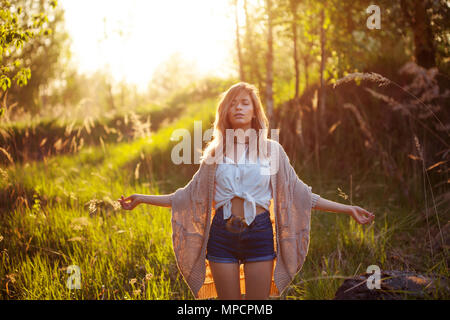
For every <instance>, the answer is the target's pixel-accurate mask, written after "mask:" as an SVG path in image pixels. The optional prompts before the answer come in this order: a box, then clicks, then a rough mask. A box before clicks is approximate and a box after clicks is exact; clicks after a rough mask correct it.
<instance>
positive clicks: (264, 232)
mask: <svg viewBox="0 0 450 320" xmlns="http://www.w3.org/2000/svg"><path fill="white" fill-rule="evenodd" d="M239 220H240V218H238V217H235V216H233V215H231V217H230V218H229V219H227V220H224V218H223V207H220V208H219V209H218V210H217V211H216V214H215V216H214V218H213V221H212V223H211V229H210V232H209V239H208V245H207V249H206V250H207V251H206V259H208V260H209V261H213V262H222V263H239V264H241V263H246V262H255V261H267V260H273V259H274V258H275V257H276V253H275V250H274V242H273V230H272V222H271V221H270V212H269V211H265V212H262V213H260V214H257V215H256V217H255V219H254V220H253V222H252V223H251V224H250V225H249V226H247V224H246V223H245V221H242V222H241V221H239Z"/></svg>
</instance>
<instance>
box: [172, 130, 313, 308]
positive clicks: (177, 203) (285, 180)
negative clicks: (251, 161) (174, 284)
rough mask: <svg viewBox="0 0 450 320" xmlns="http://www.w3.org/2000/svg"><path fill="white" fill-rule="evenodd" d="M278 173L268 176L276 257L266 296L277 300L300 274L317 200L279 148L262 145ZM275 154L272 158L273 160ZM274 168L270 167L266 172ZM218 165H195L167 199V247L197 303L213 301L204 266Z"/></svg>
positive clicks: (210, 281)
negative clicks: (169, 208) (169, 230)
mask: <svg viewBox="0 0 450 320" xmlns="http://www.w3.org/2000/svg"><path fill="white" fill-rule="evenodd" d="M267 141H268V143H267V150H268V154H270V157H271V159H275V161H277V168H278V169H277V170H276V171H271V172H274V173H273V174H271V177H270V180H271V181H270V183H271V187H272V194H273V199H272V200H273V201H272V200H271V205H270V214H271V221H272V226H273V229H274V243H276V252H277V257H276V259H275V263H274V266H275V267H274V272H273V275H272V281H271V290H270V296H276V297H278V296H280V295H281V294H282V293H283V291H284V290H285V289H286V288H287V287H288V285H289V284H290V282H291V281H292V279H293V278H294V277H295V275H296V274H297V273H298V272H299V271H300V269H301V268H302V266H303V263H304V261H305V258H306V255H307V253H308V247H309V239H310V224H311V209H312V207H313V205H314V204H315V202H316V201H317V199H318V198H319V197H320V196H319V195H317V194H315V193H312V191H311V187H310V186H308V185H306V184H305V183H303V181H302V180H300V179H299V177H298V176H297V174H296V172H295V170H294V168H293V167H292V165H291V164H290V161H289V158H288V156H287V154H286V152H285V151H284V149H283V147H282V146H281V145H280V144H279V143H278V142H277V141H275V140H271V139H268V140H267ZM273 152H275V154H273ZM274 163H275V162H273V161H271V166H272V165H274ZM216 167H217V163H211V164H208V163H207V162H205V161H202V162H201V163H200V167H199V169H198V171H197V172H196V173H195V174H194V176H193V177H192V179H191V180H190V181H189V182H188V184H187V185H186V186H185V187H183V188H179V189H177V190H176V191H175V192H174V194H173V197H172V220H171V222H172V243H173V250H174V253H175V259H176V262H177V266H178V269H179V271H180V272H181V274H182V276H183V278H184V280H185V281H186V283H187V285H188V287H189V289H190V290H191V291H192V293H193V295H194V297H195V298H196V299H207V298H212V297H217V291H216V289H215V285H214V280H213V278H212V275H211V270H210V268H209V264H208V261H207V260H206V245H207V243H208V237H209V231H210V226H211V220H212V218H213V216H214V214H215V210H214V207H213V206H212V201H213V196H214V190H215V181H214V180H215V172H216ZM240 273H241V274H240V280H241V293H245V279H244V274H243V268H242V265H241V268H240Z"/></svg>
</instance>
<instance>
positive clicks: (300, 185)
mask: <svg viewBox="0 0 450 320" xmlns="http://www.w3.org/2000/svg"><path fill="white" fill-rule="evenodd" d="M279 149H280V152H281V155H282V156H283V158H284V161H286V170H287V177H288V181H290V182H291V183H292V182H293V183H294V193H297V194H298V192H302V191H305V190H306V188H308V192H309V193H310V194H311V206H310V208H311V209H313V208H314V207H315V206H316V204H317V201H318V200H319V198H320V195H318V194H316V193H314V192H312V187H311V186H309V185H307V184H306V183H304V182H303V181H302V180H301V179H300V178H299V177H298V175H297V173H296V172H295V169H294V167H293V166H292V165H291V162H290V160H289V157H288V156H287V154H286V151H285V150H284V148H283V146H282V145H281V144H280V145H279Z"/></svg>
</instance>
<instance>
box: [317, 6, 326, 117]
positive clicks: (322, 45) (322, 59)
mask: <svg viewBox="0 0 450 320" xmlns="http://www.w3.org/2000/svg"><path fill="white" fill-rule="evenodd" d="M324 23H325V13H324V9H322V11H321V12H320V53H321V57H320V95H319V118H320V119H323V118H324V115H325V85H324V79H323V74H324V71H325V59H326V56H325V41H326V40H325V28H324ZM321 123H323V121H321Z"/></svg>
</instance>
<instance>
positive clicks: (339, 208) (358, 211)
mask: <svg viewBox="0 0 450 320" xmlns="http://www.w3.org/2000/svg"><path fill="white" fill-rule="evenodd" d="M314 209H316V210H322V211H330V212H336V213H345V214H348V215H350V216H352V217H353V219H355V220H356V222H358V223H360V224H367V223H370V222H372V220H373V219H374V218H375V215H374V214H373V213H371V212H369V211H367V210H365V209H363V208H361V207H359V206H350V205H346V204H342V203H338V202H334V201H331V200H327V199H324V198H322V197H320V198H319V199H318V200H317V203H316V205H315V207H314Z"/></svg>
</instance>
